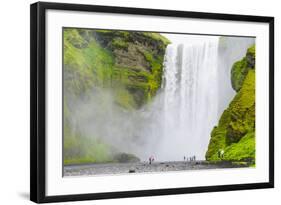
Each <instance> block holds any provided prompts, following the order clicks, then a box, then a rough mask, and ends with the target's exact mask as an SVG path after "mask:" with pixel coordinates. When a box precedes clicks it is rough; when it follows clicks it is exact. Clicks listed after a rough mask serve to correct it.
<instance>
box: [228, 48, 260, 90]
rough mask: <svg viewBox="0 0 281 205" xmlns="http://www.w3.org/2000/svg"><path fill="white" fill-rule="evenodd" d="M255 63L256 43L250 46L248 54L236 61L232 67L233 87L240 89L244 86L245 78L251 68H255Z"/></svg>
mask: <svg viewBox="0 0 281 205" xmlns="http://www.w3.org/2000/svg"><path fill="white" fill-rule="evenodd" d="M254 64H255V45H253V46H251V47H250V48H248V50H247V53H246V56H245V57H244V58H243V59H242V60H240V61H237V62H236V63H234V65H233V66H232V69H231V84H232V88H233V89H234V90H236V91H239V90H240V88H241V87H242V84H243V82H244V79H245V77H246V75H247V74H248V72H249V70H250V69H254Z"/></svg>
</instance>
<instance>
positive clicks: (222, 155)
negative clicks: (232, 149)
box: [220, 149, 224, 159]
mask: <svg viewBox="0 0 281 205" xmlns="http://www.w3.org/2000/svg"><path fill="white" fill-rule="evenodd" d="M220 155H221V159H223V157H224V150H223V149H222V150H221V154H220Z"/></svg>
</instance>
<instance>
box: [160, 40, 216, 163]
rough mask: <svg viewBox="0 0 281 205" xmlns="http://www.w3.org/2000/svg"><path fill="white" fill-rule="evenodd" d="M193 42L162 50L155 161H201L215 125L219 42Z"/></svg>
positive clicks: (177, 44) (174, 45)
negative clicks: (160, 91)
mask: <svg viewBox="0 0 281 205" xmlns="http://www.w3.org/2000/svg"><path fill="white" fill-rule="evenodd" d="M186 38H188V37H186ZM193 38H194V37H193ZM197 38H199V40H196V41H194V40H190V41H188V40H186V41H183V42H184V43H172V44H170V45H168V47H167V49H166V54H165V59H164V74H163V84H162V91H163V93H162V117H161V121H162V122H163V123H162V130H161V136H160V138H161V143H160V145H159V146H158V152H157V156H158V159H159V160H167V161H170V160H182V159H183V156H189V157H190V156H193V155H195V156H196V159H204V158H205V153H206V150H207V147H208V143H209V139H210V133H211V130H212V129H213V127H214V126H215V125H216V124H217V121H218V103H219V102H218V99H219V94H218V86H219V84H218V83H219V78H218V42H219V41H218V40H219V38H218V37H201V38H200V37H197Z"/></svg>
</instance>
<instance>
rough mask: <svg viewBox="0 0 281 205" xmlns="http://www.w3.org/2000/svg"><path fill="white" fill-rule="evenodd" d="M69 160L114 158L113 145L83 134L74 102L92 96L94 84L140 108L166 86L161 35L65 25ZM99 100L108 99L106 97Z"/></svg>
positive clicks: (164, 42)
mask: <svg viewBox="0 0 281 205" xmlns="http://www.w3.org/2000/svg"><path fill="white" fill-rule="evenodd" d="M63 32H64V35H63V36H64V51H63V52H64V161H65V163H66V164H68V163H82V162H99V161H112V160H113V159H112V156H111V151H110V150H111V147H110V146H109V145H107V144H106V143H104V142H102V141H100V140H94V139H96V138H95V137H94V138H91V139H90V138H86V139H84V140H79V138H80V137H83V136H82V135H83V133H80V132H79V130H77V129H76V128H75V127H74V126H73V124H71V123H72V122H71V120H72V119H71V116H72V114H73V112H75V111H76V110H75V105H74V104H75V102H76V101H79V100H81V99H82V100H83V99H88V98H91V95H92V94H93V90H94V89H95V88H103V89H108V90H110V92H111V94H112V96H111V98H112V100H113V101H114V103H115V104H116V105H118V106H119V107H121V108H123V109H125V110H130V109H138V108H140V107H141V106H142V105H144V104H145V103H147V102H149V101H150V100H151V99H152V98H153V96H155V95H156V92H157V90H158V89H159V87H160V86H161V80H162V69H163V67H162V65H163V59H164V54H165V49H166V46H167V45H168V44H169V41H168V40H167V39H166V38H165V37H163V36H161V35H160V34H157V33H145V32H126V31H108V30H87V29H74V28H67V29H64V31H63ZM99 103H100V104H104V103H106V102H105V101H104V100H103V99H102V98H100V99H99Z"/></svg>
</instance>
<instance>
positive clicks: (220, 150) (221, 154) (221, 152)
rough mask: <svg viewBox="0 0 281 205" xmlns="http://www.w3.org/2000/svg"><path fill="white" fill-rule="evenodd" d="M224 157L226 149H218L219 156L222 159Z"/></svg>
mask: <svg viewBox="0 0 281 205" xmlns="http://www.w3.org/2000/svg"><path fill="white" fill-rule="evenodd" d="M223 157H224V150H223V149H219V151H218V158H219V159H220V160H222V159H223Z"/></svg>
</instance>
